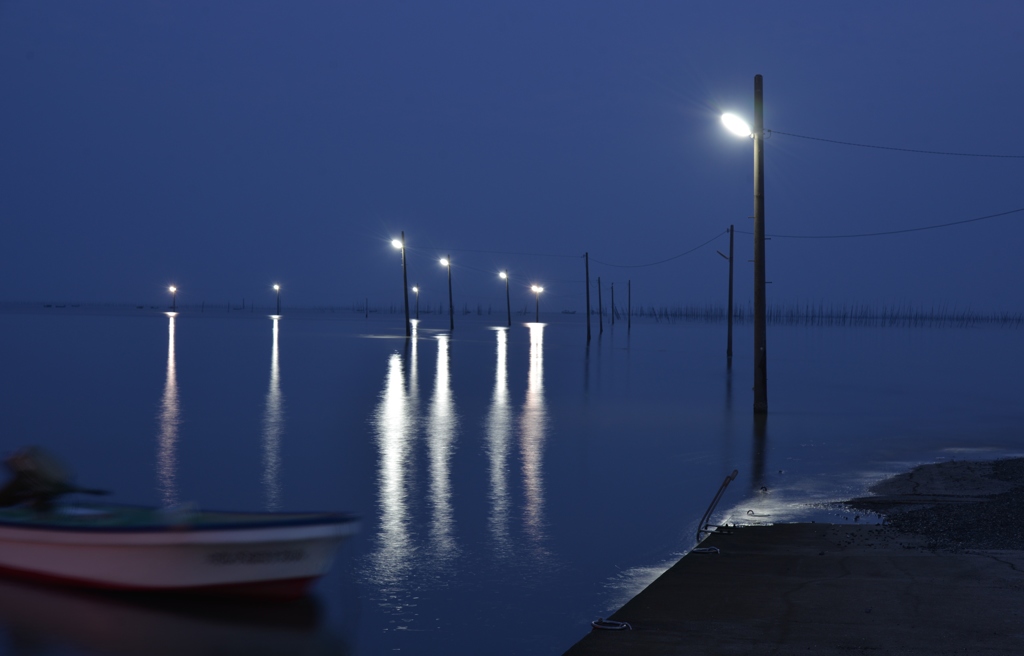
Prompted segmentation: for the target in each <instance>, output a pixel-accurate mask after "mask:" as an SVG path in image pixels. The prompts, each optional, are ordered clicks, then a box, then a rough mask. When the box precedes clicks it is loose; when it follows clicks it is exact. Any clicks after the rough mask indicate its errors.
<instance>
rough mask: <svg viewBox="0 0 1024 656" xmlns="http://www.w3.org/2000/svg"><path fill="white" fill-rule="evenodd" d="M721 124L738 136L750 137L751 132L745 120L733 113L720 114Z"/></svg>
mask: <svg viewBox="0 0 1024 656" xmlns="http://www.w3.org/2000/svg"><path fill="white" fill-rule="evenodd" d="M722 125H724V126H725V129H727V130H728V131H729V132H732V133H733V134H735V135H736V136H738V137H750V136H753V133H752V132H751V131H750V126H749V125H747V122H746V121H744V120H743V119H741V118H740V117H739V116H736V115H735V114H722Z"/></svg>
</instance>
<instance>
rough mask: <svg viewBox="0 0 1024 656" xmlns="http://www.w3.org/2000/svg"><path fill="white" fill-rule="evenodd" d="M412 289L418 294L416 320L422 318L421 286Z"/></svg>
mask: <svg viewBox="0 0 1024 656" xmlns="http://www.w3.org/2000/svg"><path fill="white" fill-rule="evenodd" d="M412 291H413V293H414V294H416V321H419V320H420V288H419V287H413V288H412Z"/></svg>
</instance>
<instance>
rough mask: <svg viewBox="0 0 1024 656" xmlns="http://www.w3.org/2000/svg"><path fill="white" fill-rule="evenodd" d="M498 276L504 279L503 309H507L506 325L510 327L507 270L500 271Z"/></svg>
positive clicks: (510, 308)
mask: <svg viewBox="0 0 1024 656" xmlns="http://www.w3.org/2000/svg"><path fill="white" fill-rule="evenodd" d="M498 277H499V278H501V279H502V280H504V281H505V309H506V310H508V325H509V327H510V328H511V327H512V302H511V301H510V300H509V298H508V271H502V272H501V273H499V274H498Z"/></svg>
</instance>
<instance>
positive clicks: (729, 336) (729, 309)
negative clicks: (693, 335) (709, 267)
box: [716, 226, 735, 367]
mask: <svg viewBox="0 0 1024 656" xmlns="http://www.w3.org/2000/svg"><path fill="white" fill-rule="evenodd" d="M733 228H734V226H729V254H728V255H726V254H725V253H723V252H722V251H716V252H717V253H718V254H719V255H721V256H722V257H724V258H725V259H726V260H728V261H729V302H728V304H727V305H726V308H725V316H726V326H727V328H726V340H725V357H726V362H727V363H728V365H729V366H730V367H731V366H732V263H733V259H734V258H733V237H734V232H735V231H734V230H733Z"/></svg>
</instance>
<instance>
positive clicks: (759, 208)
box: [722, 75, 768, 415]
mask: <svg viewBox="0 0 1024 656" xmlns="http://www.w3.org/2000/svg"><path fill="white" fill-rule="evenodd" d="M722 123H723V124H724V125H725V126H726V127H727V128H728V129H729V130H730V131H731V132H733V133H734V134H737V135H739V136H741V137H746V136H749V137H752V138H753V139H754V414H755V415H764V414H768V352H767V343H766V342H767V340H766V332H767V331H766V328H767V320H766V301H765V275H764V87H763V79H762V78H761V76H760V75H755V76H754V129H753V130H751V129H750V128H749V127H748V126H747V124H746V123H745V122H744V121H743V120H742V119H740V118H739V117H737V116H735V115H733V114H723V115H722Z"/></svg>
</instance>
